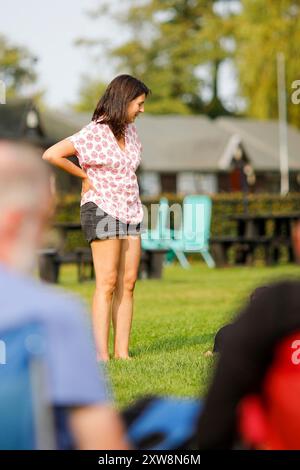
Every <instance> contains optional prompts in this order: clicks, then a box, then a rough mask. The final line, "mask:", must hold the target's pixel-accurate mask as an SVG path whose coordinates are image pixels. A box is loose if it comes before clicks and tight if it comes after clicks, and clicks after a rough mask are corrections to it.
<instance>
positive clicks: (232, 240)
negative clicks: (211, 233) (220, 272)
mask: <svg viewBox="0 0 300 470" xmlns="http://www.w3.org/2000/svg"><path fill="white" fill-rule="evenodd" d="M228 220H230V221H235V222H236V223H237V231H236V235H235V236H220V237H213V238H212V239H211V242H212V245H213V247H214V250H215V257H216V258H217V259H216V261H217V264H218V265H225V264H227V263H228V250H229V248H231V247H232V246H235V247H236V259H235V262H236V263H237V264H245V263H246V262H247V263H248V264H251V263H252V261H253V254H254V250H255V249H256V247H258V246H263V247H264V249H265V261H266V264H267V265H272V264H276V263H277V262H278V260H279V252H280V248H281V247H282V246H283V245H284V246H285V247H286V248H287V249H288V259H289V261H291V262H295V261H296V262H300V260H299V259H297V250H296V247H295V243H296V237H294V232H295V229H296V226H299V224H300V212H290V213H285V214H271V213H261V214H234V215H231V216H229V217H228ZM270 223H271V225H272V226H271V227H270ZM270 228H271V230H270Z"/></svg>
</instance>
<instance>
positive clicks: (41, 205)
mask: <svg viewBox="0 0 300 470" xmlns="http://www.w3.org/2000/svg"><path fill="white" fill-rule="evenodd" d="M53 190H54V188H53V179H52V177H51V173H50V171H49V169H48V167H47V164H45V162H44V161H43V160H42V158H41V156H40V153H39V152H38V150H37V149H36V148H34V147H32V146H31V145H29V144H27V143H16V142H10V141H1V140H0V211H1V212H0V216H1V214H3V212H5V209H8V210H10V209H20V210H24V211H30V212H32V211H37V212H38V211H40V210H47V207H45V206H47V205H51V204H50V200H51V193H52V195H53Z"/></svg>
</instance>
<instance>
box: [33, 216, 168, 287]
mask: <svg viewBox="0 0 300 470" xmlns="http://www.w3.org/2000/svg"><path fill="white" fill-rule="evenodd" d="M52 227H53V228H55V229H57V230H59V232H60V241H59V244H58V247H57V248H56V249H53V248H45V249H43V250H39V266H40V276H41V278H42V279H44V280H46V281H48V282H58V280H59V271H60V266H61V265H62V264H65V263H68V264H69V263H75V264H76V265H77V271H78V282H82V281H84V280H85V279H87V278H88V279H93V278H94V274H95V273H94V269H93V260H92V253H91V248H90V247H89V246H85V247H84V246H83V247H77V248H76V249H75V250H74V251H72V252H66V251H65V245H66V241H67V236H68V233H69V232H72V231H78V230H81V224H80V222H55V223H54V224H53V225H52ZM166 251H167V250H142V255H141V262H140V266H139V277H140V278H142V279H160V278H161V277H162V270H163V260H164V255H165V253H166ZM86 267H89V269H90V271H89V272H90V275H89V276H86V275H85V268H86Z"/></svg>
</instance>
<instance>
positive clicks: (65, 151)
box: [42, 139, 95, 195]
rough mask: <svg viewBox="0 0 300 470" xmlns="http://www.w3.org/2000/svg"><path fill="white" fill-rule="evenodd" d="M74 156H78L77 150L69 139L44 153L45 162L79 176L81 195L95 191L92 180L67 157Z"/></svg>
mask: <svg viewBox="0 0 300 470" xmlns="http://www.w3.org/2000/svg"><path fill="white" fill-rule="evenodd" d="M72 155H76V149H75V147H74V145H73V144H72V142H71V141H70V140H68V139H64V140H61V141H60V142H58V143H57V144H55V145H52V147H49V148H48V149H47V150H46V151H45V152H44V153H43V156H42V158H43V160H46V161H47V162H49V163H51V164H52V165H54V166H57V167H58V168H62V169H63V170H65V171H67V172H68V173H71V175H74V176H78V177H79V178H81V179H82V191H81V195H83V194H84V193H86V192H87V191H89V190H93V191H95V188H94V187H93V185H92V184H91V182H90V180H89V179H88V176H87V174H86V173H85V172H84V171H83V170H82V168H80V167H78V166H77V165H75V164H74V163H72V162H71V161H70V160H68V159H67V158H66V157H71V156H72Z"/></svg>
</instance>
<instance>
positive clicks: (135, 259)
mask: <svg viewBox="0 0 300 470" xmlns="http://www.w3.org/2000/svg"><path fill="white" fill-rule="evenodd" d="M140 257H141V238H140V236H131V237H130V236H129V237H127V238H125V239H123V240H122V249H121V258H120V265H119V274H118V280H117V286H116V289H115V292H114V298H113V304H112V321H113V327H114V356H115V358H118V359H120V358H122V359H127V358H129V337H130V331H131V323H132V314H133V291H134V287H135V282H136V280H137V276H138V268H139V264H140Z"/></svg>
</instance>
